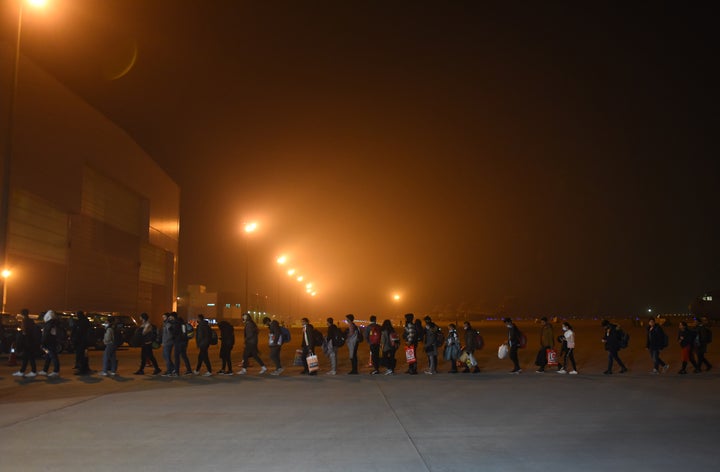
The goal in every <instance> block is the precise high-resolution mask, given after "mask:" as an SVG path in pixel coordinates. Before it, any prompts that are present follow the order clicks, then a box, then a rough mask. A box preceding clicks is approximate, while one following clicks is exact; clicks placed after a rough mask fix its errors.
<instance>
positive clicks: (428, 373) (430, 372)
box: [425, 370, 435, 375]
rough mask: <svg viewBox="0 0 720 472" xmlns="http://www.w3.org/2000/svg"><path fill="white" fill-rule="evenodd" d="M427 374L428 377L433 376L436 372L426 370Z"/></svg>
mask: <svg viewBox="0 0 720 472" xmlns="http://www.w3.org/2000/svg"><path fill="white" fill-rule="evenodd" d="M425 373H426V374H427V375H433V374H434V373H435V372H433V371H432V370H426V371H425Z"/></svg>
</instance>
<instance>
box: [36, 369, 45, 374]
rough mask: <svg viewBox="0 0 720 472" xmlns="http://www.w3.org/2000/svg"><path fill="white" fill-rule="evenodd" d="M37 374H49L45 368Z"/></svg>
mask: <svg viewBox="0 0 720 472" xmlns="http://www.w3.org/2000/svg"><path fill="white" fill-rule="evenodd" d="M37 374H38V375H47V372H45V371H44V370H41V371H40V372H38V373H37Z"/></svg>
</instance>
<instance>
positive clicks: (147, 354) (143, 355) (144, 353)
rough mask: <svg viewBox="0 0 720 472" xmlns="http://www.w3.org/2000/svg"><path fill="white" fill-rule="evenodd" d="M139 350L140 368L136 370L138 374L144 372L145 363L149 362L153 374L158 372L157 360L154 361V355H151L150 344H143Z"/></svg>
mask: <svg viewBox="0 0 720 472" xmlns="http://www.w3.org/2000/svg"><path fill="white" fill-rule="evenodd" d="M140 349H142V350H141V351H140V368H139V369H138V370H139V371H140V372H142V371H144V370H145V366H146V365H147V362H148V361H150V363H152V366H153V368H155V373H157V371H159V370H160V367H158V363H157V360H156V359H155V354H153V348H152V343H151V344H143V345H142V347H141V348H140Z"/></svg>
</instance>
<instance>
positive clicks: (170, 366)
mask: <svg viewBox="0 0 720 472" xmlns="http://www.w3.org/2000/svg"><path fill="white" fill-rule="evenodd" d="M177 332H178V329H177V323H176V322H175V318H173V317H172V316H170V313H163V327H162V331H161V332H160V333H158V336H160V343H161V344H162V354H163V359H164V360H165V373H164V374H162V375H163V377H176V376H177V374H176V373H175V369H176V366H175V364H174V363H173V355H172V354H173V348H174V347H175V336H176V335H177Z"/></svg>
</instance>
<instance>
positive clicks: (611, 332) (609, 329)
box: [601, 320, 627, 375]
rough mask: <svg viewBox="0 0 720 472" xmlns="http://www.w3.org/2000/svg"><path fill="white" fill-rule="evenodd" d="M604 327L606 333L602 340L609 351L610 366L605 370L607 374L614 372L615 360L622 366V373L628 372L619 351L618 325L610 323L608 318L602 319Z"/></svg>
mask: <svg viewBox="0 0 720 472" xmlns="http://www.w3.org/2000/svg"><path fill="white" fill-rule="evenodd" d="M601 325H602V327H603V328H605V334H604V336H603V339H602V342H603V343H604V344H605V350H606V351H607V353H608V366H607V370H606V371H605V372H603V374H605V375H610V374H612V369H613V360H614V361H615V362H617V364H618V365H619V366H620V373H621V374H624V373H625V372H627V367H625V364H624V363H623V361H622V359H620V356H618V351H619V350H620V333H619V332H618V327H617V325H614V324H612V323H610V322H609V321H608V320H602V323H601Z"/></svg>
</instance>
